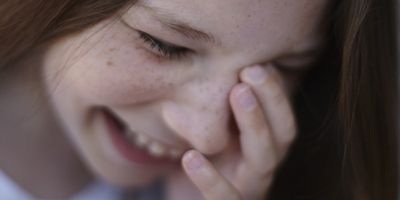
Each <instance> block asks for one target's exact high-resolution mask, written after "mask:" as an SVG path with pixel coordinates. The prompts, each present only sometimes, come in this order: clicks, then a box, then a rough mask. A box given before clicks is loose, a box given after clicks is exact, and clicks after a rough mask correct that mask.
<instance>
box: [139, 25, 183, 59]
mask: <svg viewBox="0 0 400 200" xmlns="http://www.w3.org/2000/svg"><path fill="white" fill-rule="evenodd" d="M139 37H140V39H141V40H143V42H145V43H146V44H147V45H149V47H150V48H151V49H154V50H156V51H157V52H158V53H159V54H161V55H162V56H164V57H166V58H167V59H169V60H179V59H182V58H184V57H185V56H187V54H188V53H190V52H191V50H190V49H187V48H185V47H180V46H176V45H173V44H169V43H166V42H162V41H160V40H158V39H156V38H154V37H153V36H151V35H149V34H147V33H145V32H141V31H139Z"/></svg>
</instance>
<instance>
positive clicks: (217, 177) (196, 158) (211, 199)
mask: <svg viewBox="0 0 400 200" xmlns="http://www.w3.org/2000/svg"><path fill="white" fill-rule="evenodd" d="M182 165H183V169H184V170H185V172H186V174H187V175H188V176H189V178H190V180H192V182H193V183H194V184H195V185H196V186H197V188H198V189H199V190H200V192H201V193H202V195H203V196H204V198H205V199H207V200H220V199H232V200H239V199H240V195H239V193H238V191H237V190H236V189H235V188H234V187H233V185H232V184H231V183H229V182H228V181H227V180H226V179H225V178H224V177H223V176H222V175H221V174H220V173H219V172H218V171H217V170H216V169H215V168H214V167H213V166H212V164H211V163H210V162H209V161H208V160H207V159H206V158H205V157H204V156H203V155H201V154H200V153H199V152H197V151H195V150H189V151H188V152H186V153H185V154H184V155H183V158H182Z"/></svg>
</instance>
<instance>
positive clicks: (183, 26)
mask: <svg viewBox="0 0 400 200" xmlns="http://www.w3.org/2000/svg"><path fill="white" fill-rule="evenodd" d="M138 6H140V7H143V8H145V9H146V10H148V11H150V12H151V13H152V15H153V16H154V18H155V19H156V20H157V21H159V22H160V23H161V24H162V25H163V26H165V27H167V28H168V29H170V30H172V31H174V32H175V33H178V34H180V35H182V36H183V37H185V38H187V39H190V40H196V41H202V42H207V43H211V44H214V45H217V46H220V42H218V40H216V38H215V37H214V36H213V35H212V34H210V33H207V32H205V31H202V30H199V29H197V28H194V27H193V26H191V25H189V24H188V23H186V22H183V21H180V20H178V18H177V17H176V16H175V15H174V14H173V13H169V12H167V11H166V10H165V9H162V8H158V7H153V6H150V5H149V4H148V3H144V2H141V3H140V4H138Z"/></svg>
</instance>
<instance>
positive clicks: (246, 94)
mask: <svg viewBox="0 0 400 200" xmlns="http://www.w3.org/2000/svg"><path fill="white" fill-rule="evenodd" d="M237 97H238V98H239V105H240V107H242V108H243V109H244V110H246V111H251V110H252V109H253V108H254V107H255V106H256V103H257V100H256V98H255V97H254V95H253V94H252V93H251V91H250V87H249V86H242V88H241V89H239V91H238V93H237Z"/></svg>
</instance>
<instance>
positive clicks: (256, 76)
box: [246, 65, 268, 85]
mask: <svg viewBox="0 0 400 200" xmlns="http://www.w3.org/2000/svg"><path fill="white" fill-rule="evenodd" d="M267 75H268V74H267V71H266V70H265V69H263V68H262V67H261V66H260V65H256V66H252V67H250V68H248V69H246V76H247V77H248V79H249V82H250V83H252V84H255V85H258V84H261V83H263V82H264V80H265V79H266V78H267Z"/></svg>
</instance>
